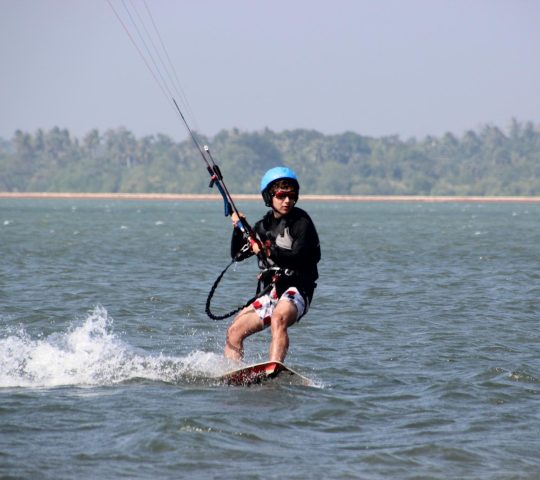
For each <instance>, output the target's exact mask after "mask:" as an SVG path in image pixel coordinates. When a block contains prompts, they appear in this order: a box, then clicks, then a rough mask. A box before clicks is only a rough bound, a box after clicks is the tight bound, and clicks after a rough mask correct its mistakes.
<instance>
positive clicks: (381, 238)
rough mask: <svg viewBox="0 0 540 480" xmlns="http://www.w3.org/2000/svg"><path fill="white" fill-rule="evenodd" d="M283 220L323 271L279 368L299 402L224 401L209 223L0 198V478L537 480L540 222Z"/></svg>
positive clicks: (462, 214)
mask: <svg viewBox="0 0 540 480" xmlns="http://www.w3.org/2000/svg"><path fill="white" fill-rule="evenodd" d="M238 206H239V208H240V209H241V210H242V211H244V212H245V213H246V214H247V216H248V219H249V220H251V221H252V222H254V221H255V220H257V219H258V218H259V217H260V216H261V215H262V214H263V213H264V207H263V206H262V202H251V201H245V202H239V205H238ZM299 206H300V207H302V208H304V209H306V210H307V211H308V212H309V213H310V215H311V216H312V218H313V219H314V221H315V223H316V225H317V228H318V232H319V235H320V238H321V248H322V254H323V258H322V261H321V263H320V279H319V286H318V288H317V290H316V293H315V297H314V301H313V304H312V306H311V309H310V311H309V313H308V314H307V315H306V316H305V317H304V318H303V319H302V320H301V321H300V322H299V323H298V324H297V325H295V326H293V327H292V328H291V329H290V339H291V347H290V351H289V355H288V356H287V359H286V363H287V364H288V365H289V366H291V367H292V368H294V369H295V370H297V371H298V372H300V373H301V374H303V375H305V376H307V377H309V378H311V379H313V381H314V385H313V386H300V385H292V384H289V383H287V382H286V381H275V382H270V383H266V384H263V385H255V386H251V387H232V386H225V385H222V384H220V383H218V382H216V380H215V378H214V377H215V376H216V375H218V374H220V373H223V372H224V371H226V370H228V369H229V368H230V365H229V364H228V363H227V362H226V361H225V360H224V359H223V357H222V349H223V343H224V336H225V331H226V328H227V325H228V320H224V321H213V320H211V319H209V318H208V317H207V316H206V315H205V313H204V307H205V302H206V298H207V295H208V292H209V290H210V287H211V285H212V283H213V281H214V280H215V278H216V277H217V275H218V274H219V273H220V272H221V270H222V269H223V268H224V267H225V266H226V265H227V263H228V261H229V257H228V255H229V238H230V234H231V224H230V220H229V219H227V218H225V217H224V216H223V212H222V205H220V204H219V203H218V202H215V201H208V200H206V201H200V200H199V201H158V200H155V201H143V200H114V199H94V200H91V199H3V200H0V254H1V262H0V478H2V479H73V478H78V479H91V478H99V479H117V478H130V479H155V478H159V479H178V478H190V479H207V478H220V479H222V478H235V479H277V478H279V479H283V478H286V479H305V478H313V479H326V478H336V479H353V478H354V479H356V478H358V479H389V478H392V479H397V478H399V479H420V478H422V479H537V478H540V455H539V453H538V452H540V329H539V323H540V313H539V312H540V308H539V307H540V204H539V203H527V202H523V203H477V202H471V203H467V202H455V203H452V202H449V203H429V202H419V203H414V202H403V203H399V202H398V203H386V202H339V201H330V202H324V201H309V202H307V201H306V202H302V199H300V203H299ZM255 278H256V265H255V262H254V261H253V259H251V260H247V261H245V262H242V263H239V264H236V265H235V266H234V267H232V268H231V269H230V270H229V271H228V272H227V274H226V276H225V278H224V280H223V281H222V283H221V284H220V286H219V287H218V290H217V292H216V295H215V297H214V300H213V304H212V309H213V310H214V312H215V313H221V312H225V311H228V310H231V309H232V308H233V307H235V306H237V305H240V304H242V303H243V302H245V301H246V300H247V299H248V298H249V297H251V296H252V295H253V293H254V286H255ZM269 339H270V337H269V333H268V332H263V333H260V334H258V335H257V336H254V337H251V338H250V339H248V340H247V342H246V362H257V361H262V360H265V359H266V356H267V351H268V345H269Z"/></svg>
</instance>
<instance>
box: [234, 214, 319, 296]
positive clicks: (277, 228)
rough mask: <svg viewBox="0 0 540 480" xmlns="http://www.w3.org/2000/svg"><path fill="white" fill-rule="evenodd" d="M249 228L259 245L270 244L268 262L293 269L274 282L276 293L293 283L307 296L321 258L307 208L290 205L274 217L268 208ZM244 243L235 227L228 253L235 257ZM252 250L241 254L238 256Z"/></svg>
mask: <svg viewBox="0 0 540 480" xmlns="http://www.w3.org/2000/svg"><path fill="white" fill-rule="evenodd" d="M253 230H254V231H255V234H256V235H257V237H258V239H259V240H260V241H261V242H262V243H263V245H268V244H269V245H270V257H269V261H270V263H271V264H273V265H275V266H277V267H280V268H282V269H289V270H292V271H293V272H294V273H293V274H292V275H289V276H287V275H282V277H281V279H280V281H279V282H278V294H281V292H282V291H285V290H286V289H287V288H289V287H291V286H295V287H297V288H298V289H299V290H300V291H301V292H302V293H303V294H304V296H306V297H307V298H308V299H309V300H311V297H312V295H313V291H314V289H315V287H316V285H317V284H316V283H315V282H316V281H317V279H318V278H319V272H318V269H317V263H318V262H319V260H320V259H321V249H320V244H319V236H318V234H317V230H316V228H315V225H314V224H313V221H312V220H311V218H310V216H309V215H308V214H307V212H305V211H304V210H302V209H301V208H297V207H294V208H293V209H292V210H291V211H290V212H289V213H288V214H287V215H286V216H284V217H281V218H275V217H274V214H273V211H272V210H270V211H268V213H266V215H265V216H264V217H263V218H262V219H261V220H259V221H258V222H257V223H256V224H255V226H254V228H253ZM245 243H246V241H245V240H244V238H243V237H242V232H240V230H239V229H238V228H235V229H234V231H233V236H232V241H231V256H232V257H235V256H236V255H237V253H238V252H239V251H240V249H241V248H242V247H243V246H244V245H245ZM252 254H253V253H252V252H251V253H250V254H248V255H246V256H244V257H241V260H243V259H244V258H247V257H249V256H251V255H252ZM261 268H263V267H262V266H261Z"/></svg>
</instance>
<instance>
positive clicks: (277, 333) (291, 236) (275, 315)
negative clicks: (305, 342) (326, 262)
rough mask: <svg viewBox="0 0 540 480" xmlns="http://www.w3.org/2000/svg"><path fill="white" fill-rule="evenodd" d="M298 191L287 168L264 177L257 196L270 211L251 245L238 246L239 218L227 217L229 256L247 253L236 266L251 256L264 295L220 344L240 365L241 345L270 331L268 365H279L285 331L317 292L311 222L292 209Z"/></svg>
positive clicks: (285, 346)
mask: <svg viewBox="0 0 540 480" xmlns="http://www.w3.org/2000/svg"><path fill="white" fill-rule="evenodd" d="M299 191H300V184H299V183H298V179H297V177H296V174H295V173H294V172H293V171H292V170H291V169H289V168H286V167H274V168H271V169H270V170H268V171H267V172H266V173H265V174H264V176H263V178H262V180H261V194H262V197H263V200H264V202H265V204H266V206H268V207H271V210H269V211H268V212H267V213H266V215H265V216H264V217H263V218H262V219H261V220H259V221H258V222H257V223H256V224H255V226H254V228H253V230H254V232H255V234H256V236H257V241H253V240H251V241H250V242H246V241H245V240H244V238H243V236H242V233H241V232H240V230H239V228H237V224H238V221H239V220H240V218H239V217H238V215H236V214H233V215H232V220H233V224H234V226H235V229H234V231H233V237H232V242H231V254H232V256H233V257H234V256H235V255H236V254H237V253H238V252H240V251H241V250H244V251H247V254H245V255H243V258H242V257H241V259H242V260H243V259H244V258H247V257H249V256H251V255H253V254H255V255H257V256H258V257H259V267H260V268H261V270H262V272H261V274H260V276H259V278H260V283H259V287H262V288H265V289H266V290H269V292H268V293H266V294H264V295H262V296H261V297H259V298H258V299H256V300H255V301H254V302H253V303H252V304H251V305H249V306H248V307H246V308H244V309H243V310H242V311H240V313H239V314H238V315H237V316H236V317H235V319H234V320H233V322H232V323H231V325H230V326H229V328H228V330H227V339H226V343H225V357H227V358H229V359H233V360H241V359H242V358H243V354H244V350H243V344H244V340H245V339H246V338H247V337H248V336H250V335H252V334H254V333H256V332H260V331H261V330H263V329H265V328H267V327H270V329H271V333H272V341H271V344H270V353H269V361H280V362H282V361H283V360H284V359H285V356H286V355H287V350H288V348H289V336H288V333H287V329H288V328H289V327H290V326H291V325H293V324H294V323H295V322H297V321H298V320H300V318H301V317H302V316H304V315H305V314H306V313H307V310H308V308H309V305H310V303H311V299H312V297H313V292H314V290H315V287H316V286H317V284H316V283H315V282H316V280H317V278H318V276H319V274H318V271H317V263H318V262H319V260H320V258H321V250H320V246H319V237H318V235H317V230H316V229H315V225H314V224H313V222H312V220H311V218H310V217H309V215H308V214H307V213H306V212H305V211H304V210H302V209H300V208H298V207H296V202H297V201H298V194H299ZM261 257H262V258H261Z"/></svg>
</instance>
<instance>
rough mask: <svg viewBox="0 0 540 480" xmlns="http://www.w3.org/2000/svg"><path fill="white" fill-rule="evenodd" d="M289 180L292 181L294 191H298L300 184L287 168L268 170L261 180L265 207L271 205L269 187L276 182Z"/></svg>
mask: <svg viewBox="0 0 540 480" xmlns="http://www.w3.org/2000/svg"><path fill="white" fill-rule="evenodd" d="M283 179H289V180H292V181H293V183H294V184H295V186H296V189H297V190H298V191H300V184H299V183H298V177H297V176H296V173H294V172H293V171H292V170H291V169H290V168H288V167H274V168H271V169H270V170H268V171H267V172H266V173H265V174H264V175H263V177H262V179H261V194H262V197H263V200H264V203H265V204H266V206H267V207H270V206H271V205H272V198H271V197H270V186H271V185H272V183H274V182H276V181H277V180H283Z"/></svg>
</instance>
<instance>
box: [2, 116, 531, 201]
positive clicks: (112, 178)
mask: <svg viewBox="0 0 540 480" xmlns="http://www.w3.org/2000/svg"><path fill="white" fill-rule="evenodd" d="M200 140H201V142H202V143H207V144H209V145H210V146H211V149H212V153H213V155H214V158H215V160H216V162H217V163H218V164H219V165H220V166H221V169H222V171H223V174H224V177H225V180H226V182H227V185H228V187H229V189H230V190H231V192H234V193H255V192H257V190H258V182H259V179H260V177H261V175H262V174H263V173H264V172H265V171H266V170H267V169H268V168H270V167H273V166H275V165H281V164H283V165H287V166H290V167H291V168H293V169H294V170H295V171H296V172H297V174H298V175H299V177H300V180H301V183H302V189H303V191H304V192H305V193H311V194H350V195H540V128H539V127H535V126H534V125H533V124H532V123H530V122H528V123H525V124H523V123H520V122H518V121H516V120H513V121H512V123H511V125H510V126H509V127H508V129H506V130H504V131H503V130H501V129H500V128H498V127H495V126H484V127H482V128H480V129H479V130H477V131H472V130H470V131H467V132H466V133H465V134H463V135H462V136H460V137H457V136H455V135H453V134H451V133H447V134H445V135H443V136H442V137H426V138H425V139H423V140H416V139H409V140H401V139H400V138H399V137H397V136H390V137H382V138H371V137H365V136H362V135H359V134H356V133H351V132H347V133H343V134H340V135H323V134H322V133H319V132H317V131H313V130H290V131H284V132H280V133H276V132H273V131H271V130H268V129H266V130H264V131H261V132H255V133H253V132H251V133H250V132H240V131H238V130H227V131H225V130H224V131H221V132H220V133H219V134H217V135H216V136H215V137H213V138H205V137H204V136H201V138H200ZM208 179H209V177H208V173H207V172H206V171H205V168H204V164H203V163H202V160H201V158H200V154H199V152H198V151H197V150H196V149H195V148H194V146H193V144H192V143H191V141H190V140H185V141H183V142H179V143H178V142H174V141H173V140H171V138H170V137H167V136H165V135H160V134H158V135H155V136H146V137H142V138H135V136H134V135H133V134H132V133H131V132H129V131H128V130H126V129H123V128H120V129H115V130H107V131H106V132H104V133H100V132H99V131H98V130H93V131H91V132H89V133H88V134H87V135H86V136H84V138H82V139H79V138H74V137H73V136H71V135H70V133H69V131H67V130H65V129H60V128H57V127H55V128H53V129H52V130H50V131H48V132H46V131H42V130H38V131H37V132H35V133H33V134H32V133H27V132H22V131H20V130H18V131H17V132H15V135H14V137H13V138H12V139H11V140H9V141H7V140H0V191H6V192H107V193H109V192H111V193H116V192H126V193H207V192H208ZM216 193H217V192H216Z"/></svg>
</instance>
